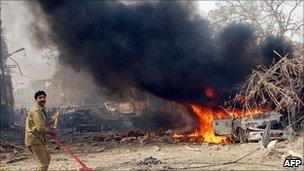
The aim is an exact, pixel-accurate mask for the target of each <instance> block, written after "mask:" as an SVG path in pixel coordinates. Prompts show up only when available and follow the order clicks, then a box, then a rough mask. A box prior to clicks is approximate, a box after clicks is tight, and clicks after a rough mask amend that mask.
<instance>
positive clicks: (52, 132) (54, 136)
mask: <svg viewBox="0 0 304 171" xmlns="http://www.w3.org/2000/svg"><path fill="white" fill-rule="evenodd" d="M47 134H49V135H50V136H51V137H52V139H55V138H57V130H56V129H51V130H49V131H47Z"/></svg>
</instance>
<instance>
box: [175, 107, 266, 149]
mask: <svg viewBox="0 0 304 171" xmlns="http://www.w3.org/2000/svg"><path fill="white" fill-rule="evenodd" d="M190 107H191V110H192V113H193V114H195V116H196V117H197V118H198V123H199V126H198V129H197V130H196V131H194V132H193V133H191V134H188V135H182V134H174V135H173V138H175V139H177V138H183V137H188V138H198V139H201V140H203V141H204V142H208V143H228V142H230V137H229V136H216V135H215V133H214V130H213V121H214V119H215V118H216V119H228V117H229V116H228V113H230V114H231V115H232V116H231V117H234V118H235V117H241V116H245V115H249V114H250V115H252V114H260V113H261V112H263V111H264V110H263V109H261V108H255V109H253V110H248V111H243V110H240V109H215V108H213V107H211V106H200V105H190ZM227 112H228V113H227Z"/></svg>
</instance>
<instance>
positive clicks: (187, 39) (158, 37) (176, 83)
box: [36, 1, 273, 103]
mask: <svg viewBox="0 0 304 171" xmlns="http://www.w3.org/2000/svg"><path fill="white" fill-rule="evenodd" d="M38 3H39V5H40V7H41V9H42V11H43V12H44V13H45V15H46V17H47V22H48V25H49V27H50V29H51V32H50V34H49V37H50V39H51V41H52V42H53V43H55V44H56V45H57V46H58V48H59V50H60V52H61V55H60V60H61V61H62V62H64V63H67V64H69V65H71V66H72V67H73V68H75V69H76V70H88V71H90V72H91V73H92V74H93V75H94V77H95V80H96V82H97V83H98V84H99V85H101V86H105V87H106V88H108V89H109V90H111V91H112V92H116V93H117V92H120V91H123V90H124V89H125V88H126V87H129V86H135V87H137V88H139V89H141V90H144V91H148V92H150V93H152V94H154V95H156V96H159V97H162V98H164V99H168V100H175V101H181V102H186V103H205V102H207V101H208V100H210V97H207V96H206V94H205V89H206V88H207V87H212V88H213V89H214V90H215V92H216V96H217V100H218V102H222V101H221V100H224V99H225V98H226V97H227V92H228V90H230V89H231V88H232V87H233V86H235V85H236V84H238V83H240V81H242V80H243V79H244V77H245V76H246V75H248V74H249V73H250V71H251V69H252V68H253V67H254V66H255V65H257V64H265V63H263V61H264V62H265V61H269V59H268V60H265V59H264V57H269V54H268V53H270V54H272V53H271V52H272V49H269V48H272V47H273V46H267V45H264V46H263V47H265V48H266V49H265V48H264V49H262V50H259V49H260V48H259V45H257V44H256V39H255V37H256V36H255V35H254V31H253V29H252V27H251V26H250V25H247V24H231V25H229V26H227V27H226V28H223V30H222V31H220V32H219V33H218V34H217V35H215V36H214V35H212V28H211V26H210V24H209V22H208V21H207V20H204V19H202V18H200V17H199V16H196V15H195V14H194V13H193V12H191V11H194V9H193V6H192V3H185V2H184V3H181V2H178V1H170V2H169V1H160V2H152V3H150V2H141V3H137V4H131V5H125V4H124V3H122V2H118V1H85V2H84V1H39V2H38ZM36 34H38V35H39V32H37V33H36ZM266 44H267V43H266ZM267 48H268V49H267ZM259 52H263V53H259ZM261 54H262V55H261ZM263 54H266V55H265V56H263ZM270 56H271V55H270ZM271 57H273V56H271Z"/></svg>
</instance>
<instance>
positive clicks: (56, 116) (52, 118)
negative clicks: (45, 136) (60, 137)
mask: <svg viewBox="0 0 304 171" xmlns="http://www.w3.org/2000/svg"><path fill="white" fill-rule="evenodd" d="M56 119H59V112H58V111H57V112H56V113H54V114H53V115H52V117H51V122H54V121H55V120H56Z"/></svg>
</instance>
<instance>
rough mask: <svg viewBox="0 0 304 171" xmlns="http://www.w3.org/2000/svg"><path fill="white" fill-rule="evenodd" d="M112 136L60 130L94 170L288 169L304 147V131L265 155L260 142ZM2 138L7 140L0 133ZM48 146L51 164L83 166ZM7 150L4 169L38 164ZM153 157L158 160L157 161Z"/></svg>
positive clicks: (68, 167) (54, 166)
mask: <svg viewBox="0 0 304 171" xmlns="http://www.w3.org/2000/svg"><path fill="white" fill-rule="evenodd" d="M111 134H113V133H111ZM118 135H121V134H118ZM108 136H109V134H108V135H105V133H77V134H69V135H64V136H61V139H62V140H63V142H64V143H65V144H67V145H68V146H69V147H70V148H72V149H73V150H74V151H75V153H76V154H77V155H78V156H79V157H80V158H81V159H82V160H83V161H84V162H85V163H86V164H87V165H88V166H89V167H90V168H92V169H93V170H104V169H107V170H108V169H111V170H112V169H115V170H116V169H117V170H142V169H153V170H159V169H166V170H170V169H173V170H180V169H189V170H203V169H206V170H214V169H220V170H286V169H289V168H284V167H283V161H284V160H283V159H282V155H284V154H285V153H286V152H287V151H288V150H293V151H294V152H297V153H301V154H303V153H304V147H303V141H304V136H303V135H300V136H298V137H296V138H295V139H293V140H290V141H281V142H278V143H276V145H275V148H274V150H273V151H272V152H271V153H270V154H269V155H267V156H265V154H266V150H265V149H260V144H259V143H243V144H226V145H215V144H207V143H199V144H193V143H187V142H170V141H165V140H164V139H162V140H160V141H159V139H161V138H159V137H157V136H156V137H154V138H152V140H153V141H152V140H150V141H149V138H150V139H151V136H150V137H148V138H140V136H125V138H117V136H116V138H115V136H111V138H108V139H107V137H108ZM64 137H68V138H64ZM113 137H114V138H113ZM118 137H119V136H118ZM141 137H144V136H141ZM152 137H153V136H152ZM162 137H163V136H162ZM1 139H2V140H3V138H2V137H1ZM22 140H23V139H22V136H19V137H18V138H16V137H15V139H14V141H13V140H10V139H9V137H6V138H5V141H6V142H14V144H18V145H20V146H22ZM2 144H3V142H2ZM48 148H49V149H50V152H51V156H52V161H51V164H50V168H49V169H50V170H77V169H79V165H78V164H77V162H76V161H75V160H74V159H72V158H71V157H70V156H68V155H66V154H65V153H64V152H63V151H62V150H61V149H59V148H58V146H57V145H55V144H52V143H49V145H48ZM7 152H8V151H6V152H5V150H3V149H2V151H1V167H0V170H34V169H35V162H34V161H33V159H32V158H31V157H30V156H29V154H28V153H27V152H23V154H22V155H23V156H26V157H24V158H25V159H22V158H21V159H20V161H18V158H17V159H16V160H15V161H9V160H11V157H9V154H8V153H7ZM13 152H14V151H13ZM14 153H15V152H14ZM25 153H26V154H25ZM150 156H151V157H153V158H155V160H151V161H152V162H151V163H150V164H147V163H145V162H143V161H144V159H145V158H148V157H150ZM8 161H9V162H8ZM153 161H158V162H155V163H153ZM294 169H296V170H303V165H302V166H300V167H298V168H290V170H294Z"/></svg>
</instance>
